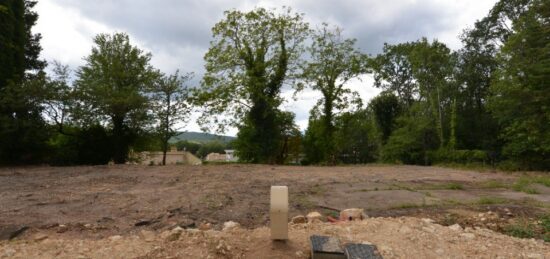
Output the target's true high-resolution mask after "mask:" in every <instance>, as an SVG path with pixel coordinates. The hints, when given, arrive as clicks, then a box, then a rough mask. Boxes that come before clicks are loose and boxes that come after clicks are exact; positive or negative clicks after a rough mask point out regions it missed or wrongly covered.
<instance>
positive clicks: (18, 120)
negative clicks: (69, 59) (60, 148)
mask: <svg viewBox="0 0 550 259" xmlns="http://www.w3.org/2000/svg"><path fill="white" fill-rule="evenodd" d="M35 4H36V1H23V0H7V1H2V3H0V27H1V28H2V30H0V139H2V141H0V162H5V163H23V162H25V163H28V162H39V161H40V160H41V159H42V157H43V154H44V153H46V139H47V138H48V131H47V129H46V124H45V122H44V120H43V119H42V117H41V112H42V110H41V106H40V103H41V97H42V95H43V91H44V85H45V82H46V77H45V74H44V73H43V72H42V69H43V68H44V67H45V65H46V62H45V61H43V60H39V59H38V58H39V54H40V51H41V47H40V34H33V33H32V31H31V30H32V27H33V26H34V25H35V24H36V21H37V19H38V15H37V14H36V12H34V11H32V8H33V6H34V5H35Z"/></svg>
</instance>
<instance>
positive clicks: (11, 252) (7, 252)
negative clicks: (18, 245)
mask: <svg viewBox="0 0 550 259" xmlns="http://www.w3.org/2000/svg"><path fill="white" fill-rule="evenodd" d="M16 252H17V251H15V250H14V249H11V248H8V249H6V250H4V255H3V256H2V258H4V257H12V256H14V255H15V253H16Z"/></svg>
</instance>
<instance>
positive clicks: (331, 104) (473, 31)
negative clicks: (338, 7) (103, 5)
mask: <svg viewBox="0 0 550 259" xmlns="http://www.w3.org/2000/svg"><path fill="white" fill-rule="evenodd" d="M34 5H35V1H29V0H26V1H22V0H19V1H17V0H10V1H7V2H6V3H3V4H0V25H2V28H6V29H5V30H4V29H3V30H2V32H1V34H2V35H1V37H0V45H1V49H0V59H1V60H0V61H1V62H0V66H1V67H0V123H1V124H0V139H2V142H1V143H0V162H1V163H3V164H21V163H50V164H104V163H107V162H108V161H114V162H115V163H125V162H127V161H128V160H129V159H131V158H132V156H131V154H132V152H137V151H140V150H163V151H166V150H168V145H169V140H170V138H171V137H172V136H174V135H175V134H177V131H178V130H179V128H178V126H181V125H183V124H184V123H185V122H187V120H188V118H189V116H188V115H189V113H190V112H191V111H192V110H195V111H198V112H200V114H201V116H200V118H199V119H198V120H197V122H198V123H199V125H201V126H202V127H203V129H205V130H208V131H217V132H223V131H224V130H225V129H226V128H227V127H228V126H229V127H235V128H237V129H238V134H237V139H236V140H235V141H234V143H232V147H234V148H235V149H236V152H237V156H238V157H239V158H240V160H241V161H243V162H250V163H281V164H282V163H303V164H329V165H332V164H338V163H369V162H376V161H382V162H390V163H405V164H422V165H429V164H434V163H482V164H492V165H500V166H502V167H506V168H510V169H542V170H547V169H548V168H550V135H549V134H550V133H549V132H550V131H549V127H550V126H549V125H550V123H549V122H548V120H549V118H550V110H549V109H550V91H548V90H549V89H548V79H549V77H550V38H549V37H550V4H549V3H548V2H547V1H542V0H513V1H505V0H501V1H499V2H497V3H496V4H495V6H494V7H493V8H492V9H491V11H490V12H489V14H488V15H487V16H486V17H485V18H483V19H481V20H478V21H477V22H476V23H475V25H474V26H473V28H468V29H465V30H464V31H463V33H462V34H461V35H460V39H461V41H462V44H463V47H462V48H461V49H459V50H456V51H454V50H451V49H450V48H449V47H448V46H446V45H445V44H444V43H442V42H440V41H438V40H428V39H427V38H421V39H418V40H416V41H411V42H404V43H398V44H385V45H384V46H383V49H382V52H381V53H380V54H378V55H375V56H370V55H366V54H364V53H362V52H361V50H360V49H359V48H358V47H357V41H356V40H355V39H351V38H346V37H344V35H343V34H342V29H341V28H338V27H336V26H331V25H329V24H321V25H318V26H316V27H315V28H312V26H311V25H310V24H308V23H306V22H305V21H304V15H303V14H300V13H296V12H294V11H293V10H292V9H290V8H281V9H279V10H268V9H264V8H256V9H254V10H251V11H248V12H243V11H238V10H230V11H226V12H225V13H224V18H223V19H222V20H221V21H219V22H218V23H217V24H216V25H215V26H214V27H213V28H212V34H213V39H212V41H211V45H210V48H209V49H208V51H207V53H206V54H205V56H204V60H205V63H206V64H205V70H206V72H205V74H204V76H203V77H202V80H201V81H200V85H199V86H193V87H191V86H189V81H190V79H191V78H192V76H193V74H192V73H180V72H176V73H174V74H172V75H166V74H164V73H162V72H161V71H159V70H158V69H156V68H154V67H153V66H152V65H151V64H150V60H151V54H150V53H146V52H144V51H143V50H141V49H139V48H138V47H136V46H134V45H132V44H131V42H130V39H129V37H128V35H126V34H124V33H115V34H100V35H97V36H96V37H95V38H94V47H93V48H92V51H91V53H90V54H89V55H88V56H87V57H86V58H85V64H84V65H83V66H81V67H79V68H78V69H76V71H75V73H74V76H72V74H71V73H70V70H69V68H68V67H67V66H64V65H62V64H59V63H57V62H53V70H52V71H53V73H50V74H46V73H45V72H44V68H45V67H46V62H45V61H43V60H40V59H39V53H40V50H41V48H40V45H39V41H40V35H39V34H32V33H31V28H32V26H33V25H34V24H35V23H36V20H37V18H38V15H37V14H36V13H35V12H33V11H32V7H33V6H34ZM363 75H371V76H372V77H373V78H374V84H375V87H377V88H380V89H381V90H382V92H381V94H380V95H378V96H376V97H375V98H373V99H372V100H370V101H369V102H368V103H366V104H364V103H363V101H364V100H362V99H361V98H360V96H359V95H358V93H357V92H354V91H353V90H352V89H350V88H349V86H348V85H349V84H347V83H348V82H349V81H350V80H354V79H358V78H360V77H361V76H363ZM365 87H366V86H365ZM304 89H311V90H313V91H318V92H319V93H320V94H321V96H322V97H321V98H320V99H319V100H318V102H317V104H316V105H315V106H314V107H313V108H312V110H311V111H310V118H309V124H308V128H307V130H306V131H305V133H302V132H301V131H300V129H299V128H298V126H297V125H296V124H295V121H294V114H293V113H292V112H289V111H284V110H282V109H281V106H282V104H283V103H284V102H285V99H284V98H283V97H282V95H281V93H282V92H283V91H289V90H292V91H294V94H295V95H299V94H300V93H301V92H302V91H304ZM186 145H187V146H190V144H189V143H186Z"/></svg>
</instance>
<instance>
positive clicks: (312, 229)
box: [0, 217, 550, 258]
mask: <svg viewBox="0 0 550 259" xmlns="http://www.w3.org/2000/svg"><path fill="white" fill-rule="evenodd" d="M228 225H229V224H228ZM289 231H290V240H289V241H288V242H285V243H282V242H272V241H271V240H270V239H269V229H268V228H266V227H260V228H256V229H252V230H248V229H243V228H240V227H238V226H232V227H230V228H229V227H228V228H226V229H225V230H222V231H215V230H206V231H202V230H198V229H186V230H184V229H181V228H175V229H173V230H170V231H164V232H152V231H146V230H144V231H142V232H141V233H139V234H138V235H128V236H118V235H117V236H111V237H109V238H104V239H99V240H83V239H62V238H57V237H53V236H52V237H47V236H45V234H41V233H35V234H34V235H33V236H31V237H29V238H25V239H21V240H12V241H2V242H0V257H2V258H11V257H13V258H308V257H309V244H308V237H309V236H310V235H312V234H321V235H331V236H337V237H339V238H340V239H341V240H342V241H343V242H347V241H352V242H363V243H372V244H375V245H377V246H378V249H379V250H380V252H381V254H382V255H383V257H384V258H550V245H549V244H547V243H544V242H543V241H541V240H534V239H519V238H514V237H510V236H506V235H503V234H499V233H496V232H493V231H491V230H488V229H482V228H478V229H472V228H466V229H462V227H460V226H459V225H453V226H449V227H446V226H442V225H438V224H435V223H433V221H432V220H430V219H419V218H411V217H400V218H369V219H366V220H363V221H356V222H345V223H339V224H331V223H314V224H291V225H290V228H289Z"/></svg>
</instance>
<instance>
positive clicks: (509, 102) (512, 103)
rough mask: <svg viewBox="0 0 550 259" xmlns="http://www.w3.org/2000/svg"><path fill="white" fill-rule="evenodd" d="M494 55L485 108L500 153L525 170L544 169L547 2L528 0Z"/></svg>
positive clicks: (548, 132) (547, 163)
mask: <svg viewBox="0 0 550 259" xmlns="http://www.w3.org/2000/svg"><path fill="white" fill-rule="evenodd" d="M513 30H514V31H515V33H513V34H511V35H510V36H509V37H508V38H507V40H506V42H505V44H504V46H503V47H502V50H501V53H500V54H499V56H498V61H500V62H499V63H500V64H501V65H500V66H499V68H498V71H497V72H496V75H495V80H494V81H493V82H492V84H491V92H492V93H493V95H492V96H491V98H490V108H491V111H492V112H493V114H494V115H495V117H496V118H497V120H498V121H499V123H500V124H501V126H502V127H503V131H502V132H501V137H502V138H503V139H504V140H505V146H504V150H503V151H504V153H505V155H507V156H508V157H509V158H511V159H512V160H516V161H518V162H520V163H521V164H522V166H524V167H526V168H529V169H548V168H550V105H549V104H550V91H549V89H548V82H550V40H549V38H550V3H548V1H533V2H532V3H531V5H530V6H529V10H528V11H526V12H524V13H523V14H522V15H521V16H520V17H519V18H518V19H517V20H515V21H514V23H513Z"/></svg>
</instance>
